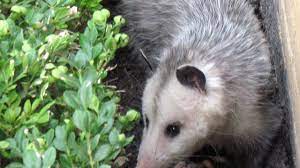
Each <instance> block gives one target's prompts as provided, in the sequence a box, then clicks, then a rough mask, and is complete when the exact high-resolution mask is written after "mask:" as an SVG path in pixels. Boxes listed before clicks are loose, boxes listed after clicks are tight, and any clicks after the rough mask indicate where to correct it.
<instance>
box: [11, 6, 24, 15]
mask: <svg viewBox="0 0 300 168" xmlns="http://www.w3.org/2000/svg"><path fill="white" fill-rule="evenodd" d="M10 10H11V11H13V12H16V13H19V14H25V13H26V12H27V9H26V8H25V7H23V6H18V5H14V6H13V7H12V8H11V9H10Z"/></svg>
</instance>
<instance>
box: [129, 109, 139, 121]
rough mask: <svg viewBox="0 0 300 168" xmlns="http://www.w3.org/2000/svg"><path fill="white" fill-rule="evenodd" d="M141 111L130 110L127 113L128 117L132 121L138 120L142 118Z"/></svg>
mask: <svg viewBox="0 0 300 168" xmlns="http://www.w3.org/2000/svg"><path fill="white" fill-rule="evenodd" d="M140 116H141V115H140V113H139V112H137V111H135V110H129V111H128V112H127V113H126V118H127V119H128V120H129V121H130V122H132V121H137V120H139V119H140Z"/></svg>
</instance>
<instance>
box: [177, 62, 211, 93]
mask: <svg viewBox="0 0 300 168" xmlns="http://www.w3.org/2000/svg"><path fill="white" fill-rule="evenodd" d="M176 77H177V80H178V81H179V82H180V83H181V84H182V85H184V86H187V87H190V88H196V89H198V90H199V91H201V92H206V89H205V84H206V78H205V75H204V73H203V72H202V71H201V70H199V69H198V68H196V67H193V66H190V65H186V66H182V67H179V68H178V69H177V70H176Z"/></svg>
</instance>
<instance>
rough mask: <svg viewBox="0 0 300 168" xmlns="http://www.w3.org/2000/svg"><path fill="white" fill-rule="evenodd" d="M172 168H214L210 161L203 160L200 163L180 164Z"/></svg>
mask: <svg viewBox="0 0 300 168" xmlns="http://www.w3.org/2000/svg"><path fill="white" fill-rule="evenodd" d="M174 168H214V166H213V163H212V162H211V161H210V160H204V161H203V162H201V163H186V162H180V163H178V164H177V165H176V166H175V167H174Z"/></svg>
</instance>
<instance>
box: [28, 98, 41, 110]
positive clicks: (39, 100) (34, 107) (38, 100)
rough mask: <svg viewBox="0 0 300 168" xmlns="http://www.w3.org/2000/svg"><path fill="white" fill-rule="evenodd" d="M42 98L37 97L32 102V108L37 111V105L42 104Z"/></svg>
mask: <svg viewBox="0 0 300 168" xmlns="http://www.w3.org/2000/svg"><path fill="white" fill-rule="evenodd" d="M41 102H42V100H41V99H39V98H38V99H35V100H34V101H33V103H32V107H31V110H32V111H35V110H36V109H37V107H38V106H39V105H40V104H41Z"/></svg>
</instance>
